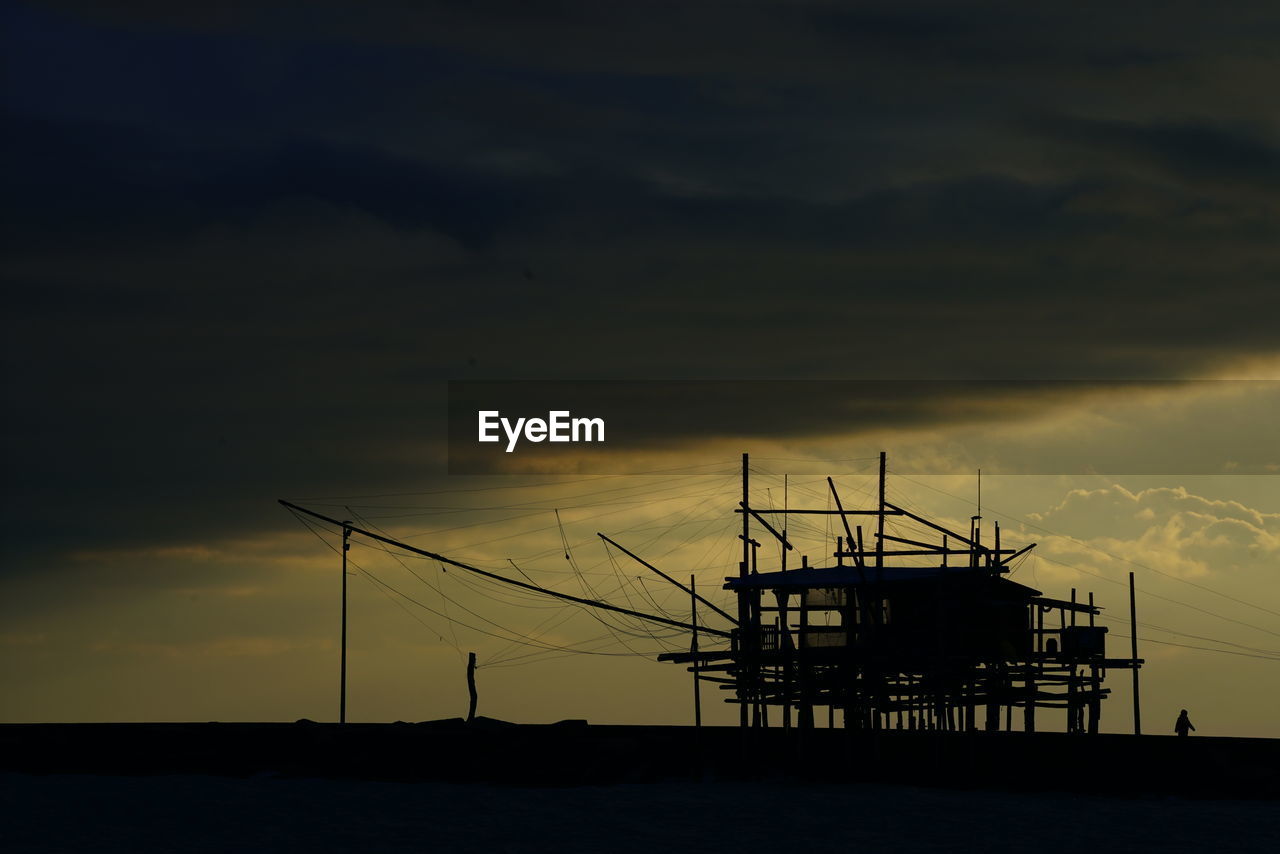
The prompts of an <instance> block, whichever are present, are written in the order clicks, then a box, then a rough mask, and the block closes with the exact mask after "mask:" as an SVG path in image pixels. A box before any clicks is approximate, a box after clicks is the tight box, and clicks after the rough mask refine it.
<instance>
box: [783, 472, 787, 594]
mask: <svg viewBox="0 0 1280 854" xmlns="http://www.w3.org/2000/svg"><path fill="white" fill-rule="evenodd" d="M782 544H783V547H782V571H783V572H786V571H787V551H788V549H787V475H785V474H784V475H783V476H782Z"/></svg>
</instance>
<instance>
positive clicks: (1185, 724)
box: [1173, 709, 1196, 736]
mask: <svg viewBox="0 0 1280 854" xmlns="http://www.w3.org/2000/svg"><path fill="white" fill-rule="evenodd" d="M1195 729H1196V728H1195V727H1194V726H1192V724H1191V718H1189V717H1187V710H1186V709H1183V710H1182V714H1180V715H1178V722H1177V723H1175V724H1174V725H1173V731H1174V732H1176V733H1177V734H1178V735H1180V736H1185V735H1186V734H1187V732H1188V731H1191V732H1195Z"/></svg>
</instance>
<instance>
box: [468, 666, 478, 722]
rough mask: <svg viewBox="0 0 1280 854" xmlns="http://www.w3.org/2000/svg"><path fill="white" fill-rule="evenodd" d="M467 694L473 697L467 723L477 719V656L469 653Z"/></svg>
mask: <svg viewBox="0 0 1280 854" xmlns="http://www.w3.org/2000/svg"><path fill="white" fill-rule="evenodd" d="M467 693H468V694H470V695H471V704H470V705H469V706H468V707H467V723H474V722H475V719H476V699H477V695H476V654H475V653H474V652H469V653H467Z"/></svg>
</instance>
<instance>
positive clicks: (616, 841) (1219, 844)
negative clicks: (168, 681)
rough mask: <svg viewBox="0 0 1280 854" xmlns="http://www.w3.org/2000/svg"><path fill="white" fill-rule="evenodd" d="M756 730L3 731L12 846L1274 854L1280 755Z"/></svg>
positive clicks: (1113, 740) (1157, 740)
mask: <svg viewBox="0 0 1280 854" xmlns="http://www.w3.org/2000/svg"><path fill="white" fill-rule="evenodd" d="M748 735H749V736H750V737H752V738H754V739H755V740H754V741H752V742H748V743H746V745H745V747H746V749H747V750H746V754H745V755H746V760H745V761H744V742H743V733H742V732H741V731H739V730H737V729H734V728H704V729H703V730H702V731H700V732H698V731H695V730H693V729H691V728H686V727H623V726H586V725H585V724H574V723H565V724H559V725H551V726H513V725H502V724H498V723H497V722H481V723H478V724H476V725H472V726H470V727H468V726H466V725H464V724H463V723H462V722H461V721H439V722H432V723H425V724H348V725H346V726H342V727H340V726H338V725H333V724H315V723H310V722H303V723H296V724H32V725H3V726H0V797H2V801H0V804H2V809H3V837H4V840H5V843H4V844H5V846H6V848H7V849H8V850H21V851H103V852H112V851H168V850H184V851H232V850H234V851H304V852H324V851H346V850H349V851H390V852H396V851H433V852H437V851H484V852H501V851H568V852H574V851H592V852H611V851H619V852H621V851H642V850H643V851H647V852H652V851H654V850H679V851H684V850H690V851H698V852H699V854H706V852H717V851H733V852H739V854H740V852H746V851H757V850H765V849H768V850H770V851H778V850H780V849H796V850H801V849H805V848H807V849H808V850H817V849H815V848H812V847H811V846H815V845H822V846H823V847H824V848H834V847H835V846H839V847H840V848H842V849H844V850H865V851H880V850H884V851H894V852H913V851H937V850H954V851H963V850H974V851H1014V850H1018V851H1025V850H1033V851H1072V852H1080V851H1087V850H1094V851H1112V850H1124V851H1152V852H1156V851H1158V852H1165V854H1168V852H1182V851H1255V850H1256V851H1263V850H1266V851H1272V850H1280V849H1278V848H1277V843H1278V842H1280V800H1277V795H1278V794H1280V787H1278V781H1277V768H1278V760H1280V742H1276V741H1273V740H1265V739H1212V738H1201V739H1196V738H1190V739H1183V740H1178V739H1174V738H1172V737H1161V736H1152V737H1143V738H1133V737H1129V736H1107V735H1102V736H1093V737H1088V736H1067V735H1059V734H1053V733H1046V734H1037V735H1034V736H1025V735H1022V734H1018V733H995V734H985V733H975V734H929V733H897V732H891V733H882V734H880V735H879V736H878V737H877V738H856V739H852V740H850V739H848V738H846V737H845V733H844V732H843V731H841V730H819V731H817V732H814V733H810V734H809V735H810V738H809V741H808V743H807V744H803V745H802V744H799V743H797V741H796V740H795V738H793V737H792V736H794V735H795V733H788V732H784V731H781V730H768V731H763V732H760V731H756V732H754V733H749V734H748Z"/></svg>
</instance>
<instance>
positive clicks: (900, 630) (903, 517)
mask: <svg viewBox="0 0 1280 854" xmlns="http://www.w3.org/2000/svg"><path fill="white" fill-rule="evenodd" d="M743 463H744V468H743V501H742V504H741V506H740V507H739V509H738V512H739V513H741V514H742V516H743V533H742V535H741V536H742V541H743V559H742V562H741V564H740V566H739V570H740V571H739V574H738V575H737V576H736V577H731V578H727V579H726V580H725V585H724V587H725V589H727V590H729V591H731V592H732V593H734V594H735V596H736V598H737V605H738V618H737V623H738V625H737V627H736V628H734V629H733V632H732V638H731V641H730V648H729V649H728V650H720V651H715V650H696V651H693V650H691V651H690V652H688V653H667V654H664V655H663V656H661V657H660V660H666V661H674V662H683V663H689V664H691V665H692V667H691V668H690V669H691V670H692V671H694V672H695V674H696V677H697V678H699V679H703V680H706V681H711V682H716V683H719V685H720V687H722V688H724V689H727V690H729V691H731V692H732V695H731V696H730V697H729V698H727V699H728V702H732V703H737V704H739V706H740V709H741V714H740V723H741V725H743V726H769V725H770V723H771V721H770V717H771V713H774V714H775V716H774V717H773V721H772V723H773V724H774V725H779V724H780V725H782V726H784V727H791V726H798V727H801V728H806V727H813V726H814V716H815V714H816V713H819V710H821V709H823V707H825V711H826V713H827V715H828V722H827V725H828V726H831V725H835V719H836V715H837V713H838V714H839V715H840V716H841V722H842V724H843V725H844V726H845V727H847V728H851V729H870V730H877V729H907V730H953V731H955V730H975V729H985V730H992V731H994V730H1001V729H1012V728H1014V727H1013V715H1014V710H1015V709H1017V710H1019V711H1020V712H1021V721H1020V723H1021V728H1022V729H1024V730H1026V731H1034V730H1035V729H1036V711H1037V710H1038V709H1046V708H1048V709H1065V710H1066V721H1067V724H1066V728H1067V731H1068V732H1089V733H1096V732H1097V731H1098V724H1099V720H1100V718H1101V710H1102V701H1103V700H1104V699H1105V698H1106V697H1107V695H1108V693H1109V689H1107V688H1104V687H1103V681H1104V679H1105V677H1106V673H1107V671H1108V670H1110V669H1135V668H1138V667H1140V666H1141V664H1142V661H1141V659H1138V658H1137V657H1136V655H1135V656H1134V657H1132V658H1108V657H1107V656H1106V649H1105V647H1106V643H1105V642H1106V633H1107V629H1106V627H1104V626H1100V625H1096V624H1095V617H1096V616H1097V615H1098V614H1099V613H1100V611H1099V608H1098V607H1097V606H1096V605H1094V604H1093V594H1089V595H1088V601H1086V602H1080V601H1076V593H1075V591H1074V590H1072V592H1071V598H1070V599H1069V600H1064V599H1053V598H1049V597H1047V596H1045V595H1043V594H1042V593H1041V592H1040V591H1039V590H1035V589H1032V588H1031V587H1028V586H1026V585H1023V584H1019V583H1018V582H1015V581H1012V580H1010V579H1009V578H1007V577H1006V576H1007V574H1008V573H1009V571H1010V564H1011V563H1012V562H1013V561H1015V560H1016V559H1017V558H1019V557H1021V556H1022V555H1024V554H1025V553H1027V552H1028V551H1030V549H1031V548H1033V547H1034V544H1032V545H1029V546H1027V547H1025V548H1022V549H1018V550H1015V549H1010V548H1002V547H1001V543H1000V530H999V525H998V524H997V525H996V526H995V529H994V537H993V540H992V543H991V545H989V546H988V545H986V544H984V543H983V542H982V531H981V525H980V518H979V517H978V516H974V517H973V519H972V520H971V521H970V529H969V531H968V532H967V534H959V533H956V532H954V531H949V530H947V529H945V528H943V527H942V526H940V525H938V524H936V523H934V522H932V521H930V520H928V519H925V518H924V517H922V516H919V515H917V514H914V513H912V512H909V511H908V510H905V509H903V508H902V507H898V506H896V505H894V504H891V503H889V502H888V501H886V500H885V498H884V477H885V468H884V455H883V454H882V455H881V460H880V493H879V501H878V502H877V506H876V507H875V508H874V509H872V510H853V509H849V510H846V509H845V508H844V506H843V504H842V502H841V501H840V496H839V495H838V494H837V493H836V489H835V484H834V482H833V481H831V479H830V478H828V484H829V485H830V488H831V492H832V497H833V498H834V499H835V505H836V508H837V509H835V510H803V509H800V510H796V509H790V508H788V509H787V510H786V511H785V513H786V515H788V516H789V515H797V514H832V515H837V516H839V517H840V520H841V524H842V525H843V528H844V531H845V534H844V536H842V537H839V538H838V540H837V544H838V545H837V548H836V550H835V551H834V552H833V553H832V555H831V558H832V562H831V563H830V564H829V565H826V566H809V565H808V559H807V557H806V558H802V560H801V566H800V567H799V568H794V569H787V568H786V553H787V552H788V551H790V550H793V548H794V547H793V545H792V544H791V543H790V542H789V541H788V540H787V538H786V527H785V525H786V522H785V521H783V519H784V518H785V517H784V516H783V515H782V514H783V512H784V511H779V510H776V509H774V510H770V511H762V510H757V509H756V508H753V507H751V506H750V504H749V503H748V491H747V478H748V474H747V472H748V468H747V465H746V456H745V455H744V458H743ZM771 517H772V521H770V519H771ZM867 517H869V518H870V521H871V523H872V530H871V532H870V533H869V535H864V533H863V526H862V525H860V524H859V525H855V524H854V521H853V520H856V519H859V518H867ZM751 521H756V522H758V523H759V524H760V525H761V526H763V527H764V528H765V529H766V530H767V531H768V532H769V533H770V534H771V535H772V536H774V537H775V538H776V539H777V540H778V541H779V543H780V545H781V546H782V548H781V553H782V559H781V568H779V569H778V570H776V571H767V572H761V571H759V567H758V551H759V546H760V543H759V542H758V541H757V540H755V539H753V537H752V535H751V529H750V527H749V524H750V522H751ZM887 524H888V525H891V526H892V528H893V529H894V531H895V534H890V533H887V532H886V525H887ZM907 527H910V528H911V531H907V530H904V529H906V528H907ZM921 528H922V529H924V530H925V531H927V532H928V533H929V534H932V535H934V536H935V539H938V540H939V541H937V542H930V541H928V540H927V539H915V538H907V537H904V536H899V535H897V534H899V533H914V531H915V530H916V529H921ZM915 536H916V537H922V538H923V537H926V536H928V535H927V534H915ZM868 540H870V542H867V541H868ZM695 649H696V648H695Z"/></svg>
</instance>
